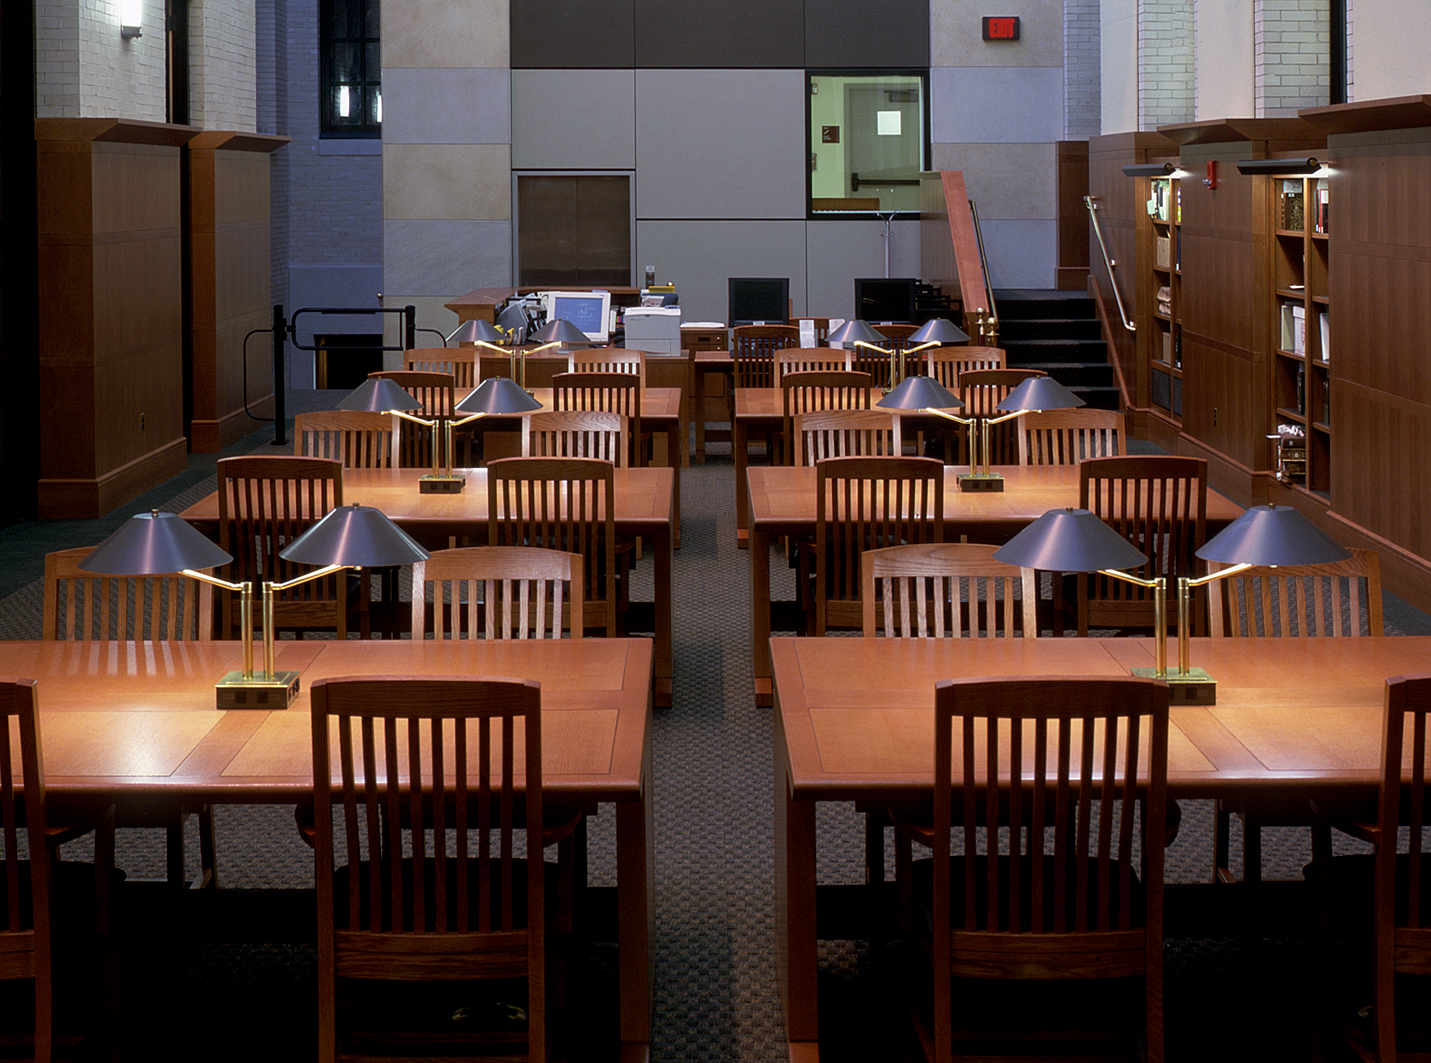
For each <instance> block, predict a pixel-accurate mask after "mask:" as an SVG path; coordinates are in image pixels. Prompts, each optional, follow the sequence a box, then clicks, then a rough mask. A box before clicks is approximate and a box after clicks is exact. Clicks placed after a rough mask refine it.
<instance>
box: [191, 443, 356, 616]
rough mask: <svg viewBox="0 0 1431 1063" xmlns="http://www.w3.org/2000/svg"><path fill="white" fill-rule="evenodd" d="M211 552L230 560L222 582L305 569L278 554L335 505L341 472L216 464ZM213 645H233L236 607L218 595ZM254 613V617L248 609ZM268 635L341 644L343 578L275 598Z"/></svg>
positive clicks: (303, 461) (317, 466)
mask: <svg viewBox="0 0 1431 1063" xmlns="http://www.w3.org/2000/svg"><path fill="white" fill-rule="evenodd" d="M218 498H219V545H220V546H222V547H223V548H224V549H225V550H227V551H228V552H229V554H230V555H232V557H233V559H234V560H233V563H232V564H231V565H229V566H228V569H229V571H228V575H227V578H228V579H230V580H232V581H233V582H235V583H238V582H242V581H244V580H252V581H253V585H254V593H255V594H258V593H259V591H260V587H259V584H260V583H261V582H262V581H264V580H272V581H274V582H282V581H284V580H289V579H292V578H293V577H294V576H297V575H298V574H299V573H301V572H306V571H308V570H309V568H310V567H311V566H309V565H300V564H295V563H294V562H290V561H285V560H283V559H282V558H281V557H279V556H278V555H279V551H280V550H282V549H283V548H284V547H285V546H287V545H288V544H289V543H291V542H292V541H293V540H294V539H296V538H298V536H300V535H302V534H303V533H304V532H305V531H307V530H308V529H309V528H311V527H312V526H313V525H314V524H316V523H317V522H318V521H320V520H322V519H323V517H324V516H326V515H327V513H328V511H329V510H331V509H333V508H334V507H335V506H341V505H342V504H343V467H342V465H341V464H340V463H339V462H336V461H333V460H331V459H328V458H298V457H273V458H270V457H262V456H259V457H252V456H249V457H238V458H222V459H220V460H219V462H218ZM220 599H221V601H222V602H223V605H222V607H221V608H220V610H219V625H220V627H219V631H220V636H219V637H221V638H237V637H238V626H239V603H238V598H237V596H236V595H233V594H230V593H229V592H228V591H221V592H220ZM254 611H255V613H257V612H258V610H254ZM273 621H274V630H275V631H279V630H284V631H294V632H296V633H297V634H298V635H299V637H301V636H302V634H303V632H305V631H311V630H328V631H333V632H335V633H336V634H337V637H338V638H340V639H343V638H347V637H348V591H347V580H346V578H345V576H344V574H343V573H341V572H340V573H336V574H334V575H332V576H328V577H325V578H323V579H316V580H313V581H311V582H309V583H304V584H301V585H300V586H298V587H294V588H292V589H291V590H286V591H279V592H277V593H276V594H275V595H274V602H273Z"/></svg>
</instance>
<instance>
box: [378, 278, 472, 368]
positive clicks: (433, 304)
mask: <svg viewBox="0 0 1431 1063" xmlns="http://www.w3.org/2000/svg"><path fill="white" fill-rule="evenodd" d="M461 294H463V293H462V292H456V293H454V294H453V295H414V294H412V293H404V292H399V293H397V294H396V295H394V294H390V293H388V292H384V293H383V305H384V306H386V307H404V306H411V307H412V308H413V309H414V310H415V311H416V314H415V320H416V322H417V327H418V329H419V330H421V329H437V330H439V331H440V332H441V333H442V334H443V335H444V336H446V335H447V334H448V333H450V332H451V331H452V330H453V329H455V328H456V327H457V315H456V314H454V313H453V312H452V311H451V310H449V309H447V307H445V306H443V305H442V304H443V303H448V302H451V301H452V300H453V299H454V298H455V297H456V296H458V295H461ZM383 322H384V324H383V346H385V347H401V346H402V342H403V337H402V315H400V314H384V315H383ZM417 345H418V346H419V347H441V346H442V343H441V341H440V340H438V338H437V337H436V336H434V335H433V334H432V333H431V332H422V331H419V332H418V334H417ZM383 368H384V369H404V368H406V365H405V363H404V360H403V353H402V351H384V352H383Z"/></svg>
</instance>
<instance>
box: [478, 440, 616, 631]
mask: <svg viewBox="0 0 1431 1063" xmlns="http://www.w3.org/2000/svg"><path fill="white" fill-rule="evenodd" d="M614 468H615V467H614V466H613V465H612V464H611V462H609V461H601V460H599V459H597V458H499V459H498V460H496V461H493V462H490V463H489V464H488V466H487V514H488V516H487V520H488V524H487V542H488V543H489V544H490V545H492V546H540V547H545V548H547V549H550V550H560V551H563V552H565V553H572V554H580V555H581V559H582V571H583V574H584V575H585V585H584V587H583V588H582V594H583V597H584V598H585V601H586V619H585V626H586V627H587V628H599V629H601V632H602V634H604V635H607V636H615V635H617V634H619V633H620V631H619V628H618V624H617V616H618V611H619V610H620V607H621V605H622V604H623V601H624V591H625V587H626V579H625V573H624V572H621V573H618V571H617V562H616V556H617V555H616V519H615V511H616V492H615V478H614V476H613V470H614ZM618 576H619V577H620V578H619V579H618ZM618 595H621V597H620V598H618ZM572 625H573V627H575V625H576V620H575V619H573V620H572Z"/></svg>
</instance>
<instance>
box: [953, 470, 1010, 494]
mask: <svg viewBox="0 0 1431 1063" xmlns="http://www.w3.org/2000/svg"><path fill="white" fill-rule="evenodd" d="M958 479H959V490H961V491H1002V490H1003V489H1004V478H1003V477H1002V476H1000V475H999V474H998V473H996V472H991V473H979V472H961V473H960V474H959V477H958Z"/></svg>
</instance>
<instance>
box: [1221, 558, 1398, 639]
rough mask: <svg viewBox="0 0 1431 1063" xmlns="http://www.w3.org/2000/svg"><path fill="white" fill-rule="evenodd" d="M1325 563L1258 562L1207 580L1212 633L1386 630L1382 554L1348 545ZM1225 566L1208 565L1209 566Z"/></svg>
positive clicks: (1287, 635) (1313, 634)
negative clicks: (1342, 553)
mask: <svg viewBox="0 0 1431 1063" xmlns="http://www.w3.org/2000/svg"><path fill="white" fill-rule="evenodd" d="M1348 552H1349V553H1350V554H1351V555H1352V556H1351V557H1350V558H1348V559H1347V560H1346V561H1334V562H1331V563H1329V564H1325V565H1279V566H1277V567H1275V568H1272V567H1264V566H1260V565H1259V566H1255V567H1253V568H1249V569H1245V570H1243V571H1242V572H1240V573H1239V574H1237V575H1236V576H1228V577H1227V578H1226V579H1220V580H1214V581H1213V582H1211V583H1209V584H1208V585H1207V588H1208V592H1209V600H1208V614H1209V616H1208V634H1210V635H1212V636H1213V637H1214V638H1221V637H1223V636H1233V637H1238V636H1241V637H1244V638H1247V637H1257V638H1290V637H1302V638H1309V637H1311V638H1315V637H1317V636H1323V635H1332V636H1337V637H1340V636H1344V635H1349V636H1357V635H1383V634H1385V633H1386V631H1385V625H1384V623H1383V621H1382V614H1381V560H1380V559H1379V558H1378V557H1377V554H1376V551H1374V550H1350V551H1348ZM1222 567H1225V566H1221V565H1216V564H1213V565H1209V566H1208V568H1209V571H1210V572H1216V571H1218V569H1220V568H1222Z"/></svg>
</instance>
